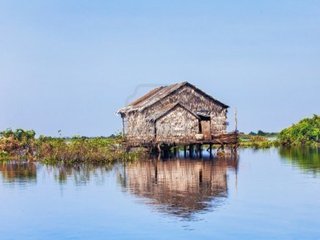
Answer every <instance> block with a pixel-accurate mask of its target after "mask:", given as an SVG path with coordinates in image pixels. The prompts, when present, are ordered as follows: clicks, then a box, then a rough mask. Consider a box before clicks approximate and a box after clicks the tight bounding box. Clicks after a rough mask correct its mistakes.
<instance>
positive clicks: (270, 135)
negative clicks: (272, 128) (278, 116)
mask: <svg viewBox="0 0 320 240" xmlns="http://www.w3.org/2000/svg"><path fill="white" fill-rule="evenodd" d="M248 135H249V136H260V137H265V138H275V137H277V136H278V133H276V132H264V131H262V130H258V131H257V132H256V133H255V132H250V133H249V134H248Z"/></svg>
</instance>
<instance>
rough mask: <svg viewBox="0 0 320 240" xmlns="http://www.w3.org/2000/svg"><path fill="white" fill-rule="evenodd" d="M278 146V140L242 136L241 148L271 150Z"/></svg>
mask: <svg viewBox="0 0 320 240" xmlns="http://www.w3.org/2000/svg"><path fill="white" fill-rule="evenodd" d="M278 145H279V142H278V141H277V140H276V139H269V138H267V137H264V136H260V135H257V134H255V135H252V134H240V146H241V147H253V148H270V147H276V146H278Z"/></svg>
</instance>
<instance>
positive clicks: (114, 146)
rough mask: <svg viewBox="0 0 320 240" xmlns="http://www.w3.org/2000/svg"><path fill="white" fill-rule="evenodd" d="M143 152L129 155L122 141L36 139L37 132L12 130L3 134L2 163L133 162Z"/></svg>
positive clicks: (0, 136) (115, 138) (0, 139)
mask: <svg viewBox="0 0 320 240" xmlns="http://www.w3.org/2000/svg"><path fill="white" fill-rule="evenodd" d="M141 153H142V152H141V151H137V152H131V153H127V152H126V151H124V149H123V147H122V137H121V136H112V137H108V138H106V137H97V138H87V137H73V138H53V137H45V136H40V137H39V138H35V132H34V131H32V130H31V131H25V130H22V129H17V130H16V131H12V130H11V129H9V130H6V131H3V132H1V133H0V159H2V160H3V159H5V160H29V161H33V160H37V161H43V162H46V163H55V162H63V163H70V164H75V163H88V162H89V163H111V162H115V161H118V160H125V161H129V160H133V159H136V158H137V157H138V156H139V155H141Z"/></svg>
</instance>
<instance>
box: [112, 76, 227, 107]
mask: <svg viewBox="0 0 320 240" xmlns="http://www.w3.org/2000/svg"><path fill="white" fill-rule="evenodd" d="M184 86H188V87H191V88H192V89H194V90H195V91H196V92H198V93H200V94H201V95H203V96H205V97H207V98H208V99H209V100H210V101H213V102H214V103H216V104H218V105H220V106H222V107H223V108H228V107H229V106H227V105H225V104H224V103H222V102H220V101H218V100H216V99H214V98H213V97H211V96H210V95H208V94H206V93H205V92H203V91H202V90H200V89H199V88H197V87H195V86H194V85H192V84H191V83H188V82H182V83H175V84H172V85H168V86H161V87H158V88H155V89H153V90H151V91H150V92H148V93H147V94H145V95H143V96H142V97H140V98H138V99H137V100H135V101H133V102H132V103H130V104H128V105H127V106H126V107H124V108H121V109H120V110H119V111H118V113H126V112H131V111H143V110H144V109H146V108H148V107H151V106H152V105H154V104H155V103H157V102H158V101H160V100H162V99H163V98H165V97H167V96H168V95H170V94H172V93H174V92H176V91H177V90H179V89H180V88H182V87H184Z"/></svg>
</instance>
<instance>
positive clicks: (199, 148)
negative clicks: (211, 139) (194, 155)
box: [198, 143, 202, 158]
mask: <svg viewBox="0 0 320 240" xmlns="http://www.w3.org/2000/svg"><path fill="white" fill-rule="evenodd" d="M198 156H199V158H202V144H201V143H200V144H199V145H198Z"/></svg>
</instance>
